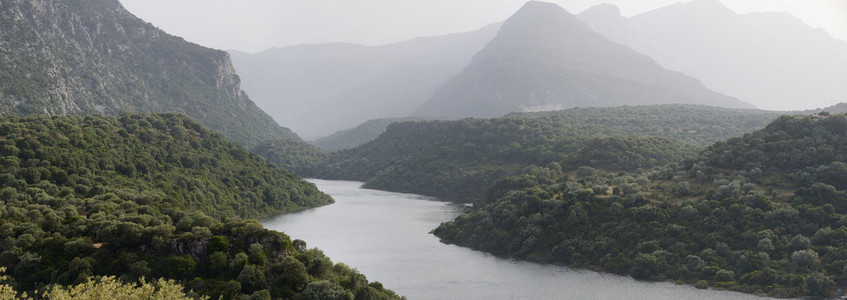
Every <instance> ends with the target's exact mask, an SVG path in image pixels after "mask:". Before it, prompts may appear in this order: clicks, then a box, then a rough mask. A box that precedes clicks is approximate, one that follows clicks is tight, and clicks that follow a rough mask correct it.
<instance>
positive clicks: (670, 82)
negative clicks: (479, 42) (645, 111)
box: [415, 2, 751, 117]
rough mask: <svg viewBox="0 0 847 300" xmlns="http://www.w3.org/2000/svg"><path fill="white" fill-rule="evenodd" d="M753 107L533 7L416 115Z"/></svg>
mask: <svg viewBox="0 0 847 300" xmlns="http://www.w3.org/2000/svg"><path fill="white" fill-rule="evenodd" d="M659 103H696V104H709V105H717V106H724V107H751V106H750V105H749V104H746V103H743V102H741V101H738V100H737V99H734V98H731V97H727V96H725V95H721V94H718V93H715V92H713V91H710V90H708V89H706V88H705V87H704V86H703V84H702V83H700V82H699V81H697V80H696V79H694V78H691V77H688V76H686V75H684V74H680V73H675V72H671V71H668V70H667V69H664V68H662V67H661V66H659V65H658V64H657V63H656V62H655V61H653V60H652V59H650V58H649V57H647V56H645V55H642V54H640V53H637V52H635V51H633V50H632V49H631V48H628V47H625V46H623V45H620V44H617V43H614V42H611V41H609V40H608V39H606V38H605V37H603V36H601V35H599V34H597V33H595V32H594V30H592V28H591V27H589V26H588V25H586V24H585V23H582V22H581V21H579V19H577V17H576V16H574V15H572V14H571V13H570V12H568V11H567V10H565V9H563V8H561V7H559V6H558V5H556V4H552V3H545V2H528V3H527V4H526V5H524V6H523V7H522V8H521V9H520V10H518V12H516V13H515V14H514V15H513V16H512V17H510V18H509V19H508V20H506V22H505V23H503V26H502V27H501V29H500V32H499V33H498V34H497V36H496V37H495V38H494V39H493V40H492V41H491V42H490V43H489V44H488V45H487V46H486V47H485V48H484V49H483V50H482V51H480V52H479V53H477V54H476V55H475V56H474V58H473V61H472V62H471V64H470V65H468V66H467V67H466V68H465V69H464V70H463V71H462V72H461V73H460V74H459V75H457V76H456V77H454V78H453V79H452V80H451V81H450V82H448V83H446V84H445V85H444V86H442V88H441V89H439V90H438V91H436V92H435V93H433V96H432V98H430V100H429V101H428V102H427V103H424V104H423V105H422V106H421V107H420V108H419V109H418V110H417V111H416V112H415V113H416V114H417V115H425V116H426V115H428V116H455V117H468V116H471V117H492V116H499V115H503V114H505V113H509V112H514V111H535V110H550V109H562V108H568V107H574V106H618V105H625V104H628V105H640V104H659Z"/></svg>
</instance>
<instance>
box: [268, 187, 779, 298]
mask: <svg viewBox="0 0 847 300" xmlns="http://www.w3.org/2000/svg"><path fill="white" fill-rule="evenodd" d="M309 181H311V182H313V183H315V184H316V185H317V186H318V188H319V189H320V190H321V191H323V192H325V193H327V194H329V195H331V196H332V197H333V198H335V200H336V203H335V204H333V205H329V206H324V207H319V208H315V209H309V210H305V211H301V212H297V213H292V214H286V215H280V216H276V217H272V218H268V219H266V220H263V221H262V223H263V224H264V225H265V227H267V228H269V229H273V230H278V231H282V232H285V233H286V234H288V235H290V236H291V238H292V239H302V240H305V241H306V242H307V243H308V246H309V247H317V248H320V249H321V250H323V251H324V253H326V254H327V255H328V256H329V257H331V258H332V259H333V261H335V262H339V261H340V262H344V263H345V264H347V265H349V266H350V267H352V268H355V269H357V270H359V271H360V272H361V273H362V274H365V275H366V276H367V277H368V280H372V281H379V282H381V283H383V285H385V287H387V288H390V289H392V290H394V291H396V292H397V293H399V294H401V295H404V296H407V297H408V298H409V299H413V300H414V299H650V300H653V299H674V300H676V299H765V298H760V297H755V296H751V295H746V294H741V293H735V292H722V291H713V290H698V289H696V288H693V287H689V286H679V285H675V284H672V283H646V282H638V281H635V280H633V279H632V278H629V277H623V276H617V275H610V274H602V273H597V272H591V271H584V270H574V269H570V268H566V267H560V266H550V265H540V264H534V263H528V262H520V261H516V260H513V259H504V258H499V257H496V256H493V255H490V254H486V253H484V252H479V251H473V250H470V249H467V248H462V247H458V246H453V245H445V244H442V243H440V242H439V241H438V238H436V237H435V236H433V235H432V234H429V232H430V231H431V230H432V229H434V228H435V227H437V226H438V224H440V223H441V222H444V221H448V220H452V219H453V218H455V217H456V216H458V215H459V214H460V213H461V211H462V207H461V206H457V205H455V204H450V203H444V202H438V201H432V199H430V198H426V197H422V196H418V195H411V194H399V193H390V192H383V191H375V190H367V189H362V188H361V185H362V183H361V182H351V181H328V180H309Z"/></svg>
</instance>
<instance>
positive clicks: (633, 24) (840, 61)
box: [578, 0, 847, 110]
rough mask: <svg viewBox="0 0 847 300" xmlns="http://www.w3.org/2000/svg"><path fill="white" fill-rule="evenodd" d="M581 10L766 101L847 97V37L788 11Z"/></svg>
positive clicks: (608, 30) (639, 43) (697, 4)
mask: <svg viewBox="0 0 847 300" xmlns="http://www.w3.org/2000/svg"><path fill="white" fill-rule="evenodd" d="M578 17H579V19H580V20H582V21H583V22H585V23H586V24H588V25H589V26H590V27H592V28H593V29H594V30H595V31H596V32H597V33H600V34H602V35H603V36H605V37H606V38H608V39H610V40H612V41H615V42H618V43H621V44H623V45H627V46H629V47H632V48H633V49H635V50H636V51H638V52H641V53H644V54H646V55H649V56H650V57H652V58H653V59H655V60H656V61H657V62H658V63H659V64H661V65H662V66H664V67H666V68H668V69H671V70H675V71H680V72H684V73H685V74H688V75H691V76H694V77H696V78H698V79H700V80H701V81H703V83H704V84H705V85H706V86H708V87H709V88H710V89H713V90H715V91H718V92H721V93H724V94H727V95H731V96H734V97H738V98H739V99H741V100H743V101H746V102H749V103H752V104H754V105H756V106H758V107H762V108H767V109H778V110H797V109H808V108H810V107H823V106H829V105H831V104H832V103H837V102H842V101H845V99H847V85H844V84H843V80H842V78H847V55H844V53H847V42H845V41H841V40H837V39H834V38H832V37H831V36H829V35H828V34H826V33H825V32H824V31H822V30H820V29H813V28H811V27H810V26H808V25H806V24H804V23H803V22H802V21H801V20H799V19H797V18H796V17H794V16H792V15H790V14H787V13H774V12H766V13H749V14H743V15H738V14H736V13H735V12H733V11H732V10H730V9H729V8H727V7H726V6H724V5H723V4H721V3H720V2H719V1H717V0H695V1H690V2H687V3H680V4H674V5H670V6H667V7H663V8H659V9H656V10H653V11H650V12H646V13H643V14H641V15H637V16H633V17H630V18H626V17H622V16H621V15H620V11H619V10H618V9H617V8H616V7H614V6H612V5H608V4H606V5H599V6H596V7H593V8H591V9H589V10H587V11H585V12H583V13H581V14H579V15H578ZM796 99H807V100H806V101H802V102H798V101H797V100H796Z"/></svg>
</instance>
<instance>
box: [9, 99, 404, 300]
mask: <svg viewBox="0 0 847 300" xmlns="http://www.w3.org/2000/svg"><path fill="white" fill-rule="evenodd" d="M0 201H2V206H0V266H2V267H5V268H7V270H8V275H9V276H10V280H11V284H12V285H13V286H14V287H15V288H16V289H17V290H19V291H33V290H36V289H41V290H46V289H49V288H50V287H49V286H50V285H52V284H60V285H71V284H79V283H82V282H85V281H86V280H87V279H88V278H89V277H90V276H93V275H117V276H119V278H120V279H121V280H122V281H124V282H135V281H137V280H139V279H141V278H147V280H148V281H150V280H153V279H156V278H168V279H172V280H176V281H177V282H179V283H180V284H182V285H183V286H184V287H186V288H187V289H188V290H190V291H193V292H192V293H197V294H200V295H208V296H211V297H212V298H217V297H218V296H223V297H224V299H230V298H235V297H240V296H249V295H253V296H255V297H258V298H266V296H267V297H274V298H291V297H294V296H296V295H300V297H301V298H302V299H308V296H307V295H314V294H318V295H320V294H321V293H330V292H331V293H333V294H334V295H337V296H338V297H339V299H353V298H354V297H355V298H357V299H387V298H396V295H394V294H393V293H392V292H391V291H388V290H385V289H383V288H382V287H381V285H379V284H378V283H368V281H367V280H366V279H365V277H364V276H363V275H361V274H359V273H358V272H356V271H355V270H352V269H350V268H349V267H347V266H345V265H343V264H333V263H332V262H331V261H330V259H329V258H328V257H326V256H325V255H324V254H323V253H322V252H321V251H320V250H317V249H307V248H306V244H305V242H303V241H299V240H294V241H292V240H291V239H290V238H289V237H288V236H286V235H285V234H283V233H279V232H274V231H269V230H266V229H264V228H262V225H261V224H259V223H258V221H255V220H241V218H247V217H259V216H266V215H269V214H273V213H279V212H287V211H292V210H297V209H303V208H308V207H313V206H318V205H324V204H328V203H331V201H332V200H331V198H329V197H328V196H327V195H325V194H323V193H321V192H319V191H318V190H317V189H316V188H315V186H314V185H312V184H309V183H306V182H304V181H302V180H300V179H298V178H296V177H294V176H293V175H291V174H289V173H288V172H286V171H283V170H280V169H278V168H275V167H272V166H268V165H266V164H265V162H264V160H263V159H262V158H261V157H259V156H257V155H255V154H250V153H248V152H247V151H246V150H245V149H244V148H243V147H241V146H240V145H238V144H234V143H230V142H226V141H225V140H224V138H223V137H222V136H221V135H219V134H216V133H213V132H211V131H209V130H207V129H205V128H203V127H201V126H199V125H198V124H197V123H194V122H193V121H191V120H190V119H188V118H187V117H185V116H181V115H172V114H159V115H132V114H129V115H122V116H120V117H118V118H115V117H105V116H88V117H84V118H83V117H75V116H64V117H47V116H30V117H25V118H17V117H7V118H0ZM30 294H31V295H40V294H38V293H36V294H32V293H30Z"/></svg>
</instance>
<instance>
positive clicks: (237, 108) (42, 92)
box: [0, 0, 299, 147]
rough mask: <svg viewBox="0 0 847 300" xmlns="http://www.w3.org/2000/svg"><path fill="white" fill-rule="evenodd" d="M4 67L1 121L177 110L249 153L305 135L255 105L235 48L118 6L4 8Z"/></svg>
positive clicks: (31, 1) (79, 2)
mask: <svg viewBox="0 0 847 300" xmlns="http://www.w3.org/2000/svg"><path fill="white" fill-rule="evenodd" d="M0 65H2V66H3V67H2V68H3V69H2V72H0V115H9V114H36V113H39V114H49V115H59V114H94V113H103V114H112V115H114V114H120V113H121V112H145V113H149V112H177V113H185V114H187V115H188V116H190V117H192V118H194V119H196V120H198V121H199V122H200V123H202V124H203V125H205V126H207V127H210V128H212V129H214V130H216V131H219V132H221V133H224V134H225V135H226V136H227V137H228V138H229V139H231V140H233V141H236V142H239V143H241V144H244V145H246V146H248V147H249V146H253V145H255V144H258V143H259V142H261V141H263V140H266V139H271V138H288V139H299V138H298V137H297V136H296V135H295V134H294V133H292V132H291V131H290V130H288V129H286V128H282V127H280V126H279V125H277V124H276V123H275V122H274V121H273V119H271V118H270V116H268V115H267V114H265V113H264V112H263V111H261V110H260V109H259V108H258V107H256V105H255V104H254V103H253V102H252V101H250V99H249V98H248V97H247V95H246V94H245V93H244V92H243V91H242V90H241V88H240V79H239V77H238V75H236V74H235V69H234V68H233V66H232V62H231V61H230V58H229V55H228V54H227V53H226V52H223V51H219V50H214V49H209V48H205V47H202V46H199V45H196V44H192V43H189V42H186V41H185V40H183V39H182V38H179V37H176V36H172V35H169V34H167V33H165V32H163V31H161V30H159V29H158V28H156V27H155V26H153V25H152V24H149V23H146V22H144V21H143V20H141V19H138V18H136V17H135V16H133V15H132V14H131V13H129V12H128V11H126V10H125V9H124V8H123V6H122V5H121V4H120V3H119V2H118V1H117V0H26V1H24V0H11V1H2V2H0Z"/></svg>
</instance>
